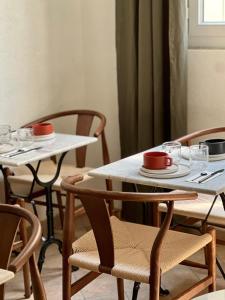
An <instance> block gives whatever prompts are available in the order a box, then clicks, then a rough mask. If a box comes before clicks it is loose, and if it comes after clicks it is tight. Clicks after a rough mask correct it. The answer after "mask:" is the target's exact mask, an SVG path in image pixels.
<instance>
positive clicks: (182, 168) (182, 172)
mask: <svg viewBox="0 0 225 300" xmlns="http://www.w3.org/2000/svg"><path fill="white" fill-rule="evenodd" d="M190 172H191V169H190V168H189V167H188V166H186V165H183V164H179V165H178V170H177V172H174V173H169V174H151V173H147V172H143V171H142V170H141V169H140V171H139V174H140V175H142V176H145V177H149V178H161V179H164V178H165V179H166V178H167V179H169V178H177V177H183V176H186V175H188V174H189V173H190Z"/></svg>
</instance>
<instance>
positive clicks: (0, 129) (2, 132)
mask: <svg viewBox="0 0 225 300" xmlns="http://www.w3.org/2000/svg"><path fill="white" fill-rule="evenodd" d="M10 139H11V127H10V125H0V144H7V143H9V142H10Z"/></svg>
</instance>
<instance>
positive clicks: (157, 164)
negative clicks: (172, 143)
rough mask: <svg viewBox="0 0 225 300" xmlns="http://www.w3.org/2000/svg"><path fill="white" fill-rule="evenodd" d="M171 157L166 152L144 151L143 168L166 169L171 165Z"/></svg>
mask: <svg viewBox="0 0 225 300" xmlns="http://www.w3.org/2000/svg"><path fill="white" fill-rule="evenodd" d="M172 163H173V159H172V158H171V157H169V155H168V153H166V152H158V151H155V152H146V153H144V168H146V169H153V170H157V169H166V167H169V166H171V165H172Z"/></svg>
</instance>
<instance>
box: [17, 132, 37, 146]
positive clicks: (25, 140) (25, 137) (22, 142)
mask: <svg viewBox="0 0 225 300" xmlns="http://www.w3.org/2000/svg"><path fill="white" fill-rule="evenodd" d="M16 134H17V141H18V147H19V148H23V147H29V146H31V145H32V144H33V129H32V128H19V129H17V131H16Z"/></svg>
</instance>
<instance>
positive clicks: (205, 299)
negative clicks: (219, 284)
mask: <svg viewBox="0 0 225 300" xmlns="http://www.w3.org/2000/svg"><path fill="white" fill-rule="evenodd" d="M224 299H225V290H220V291H216V292H213V293H209V294H205V295H202V296H199V297H197V298H194V299H192V300H224Z"/></svg>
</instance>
